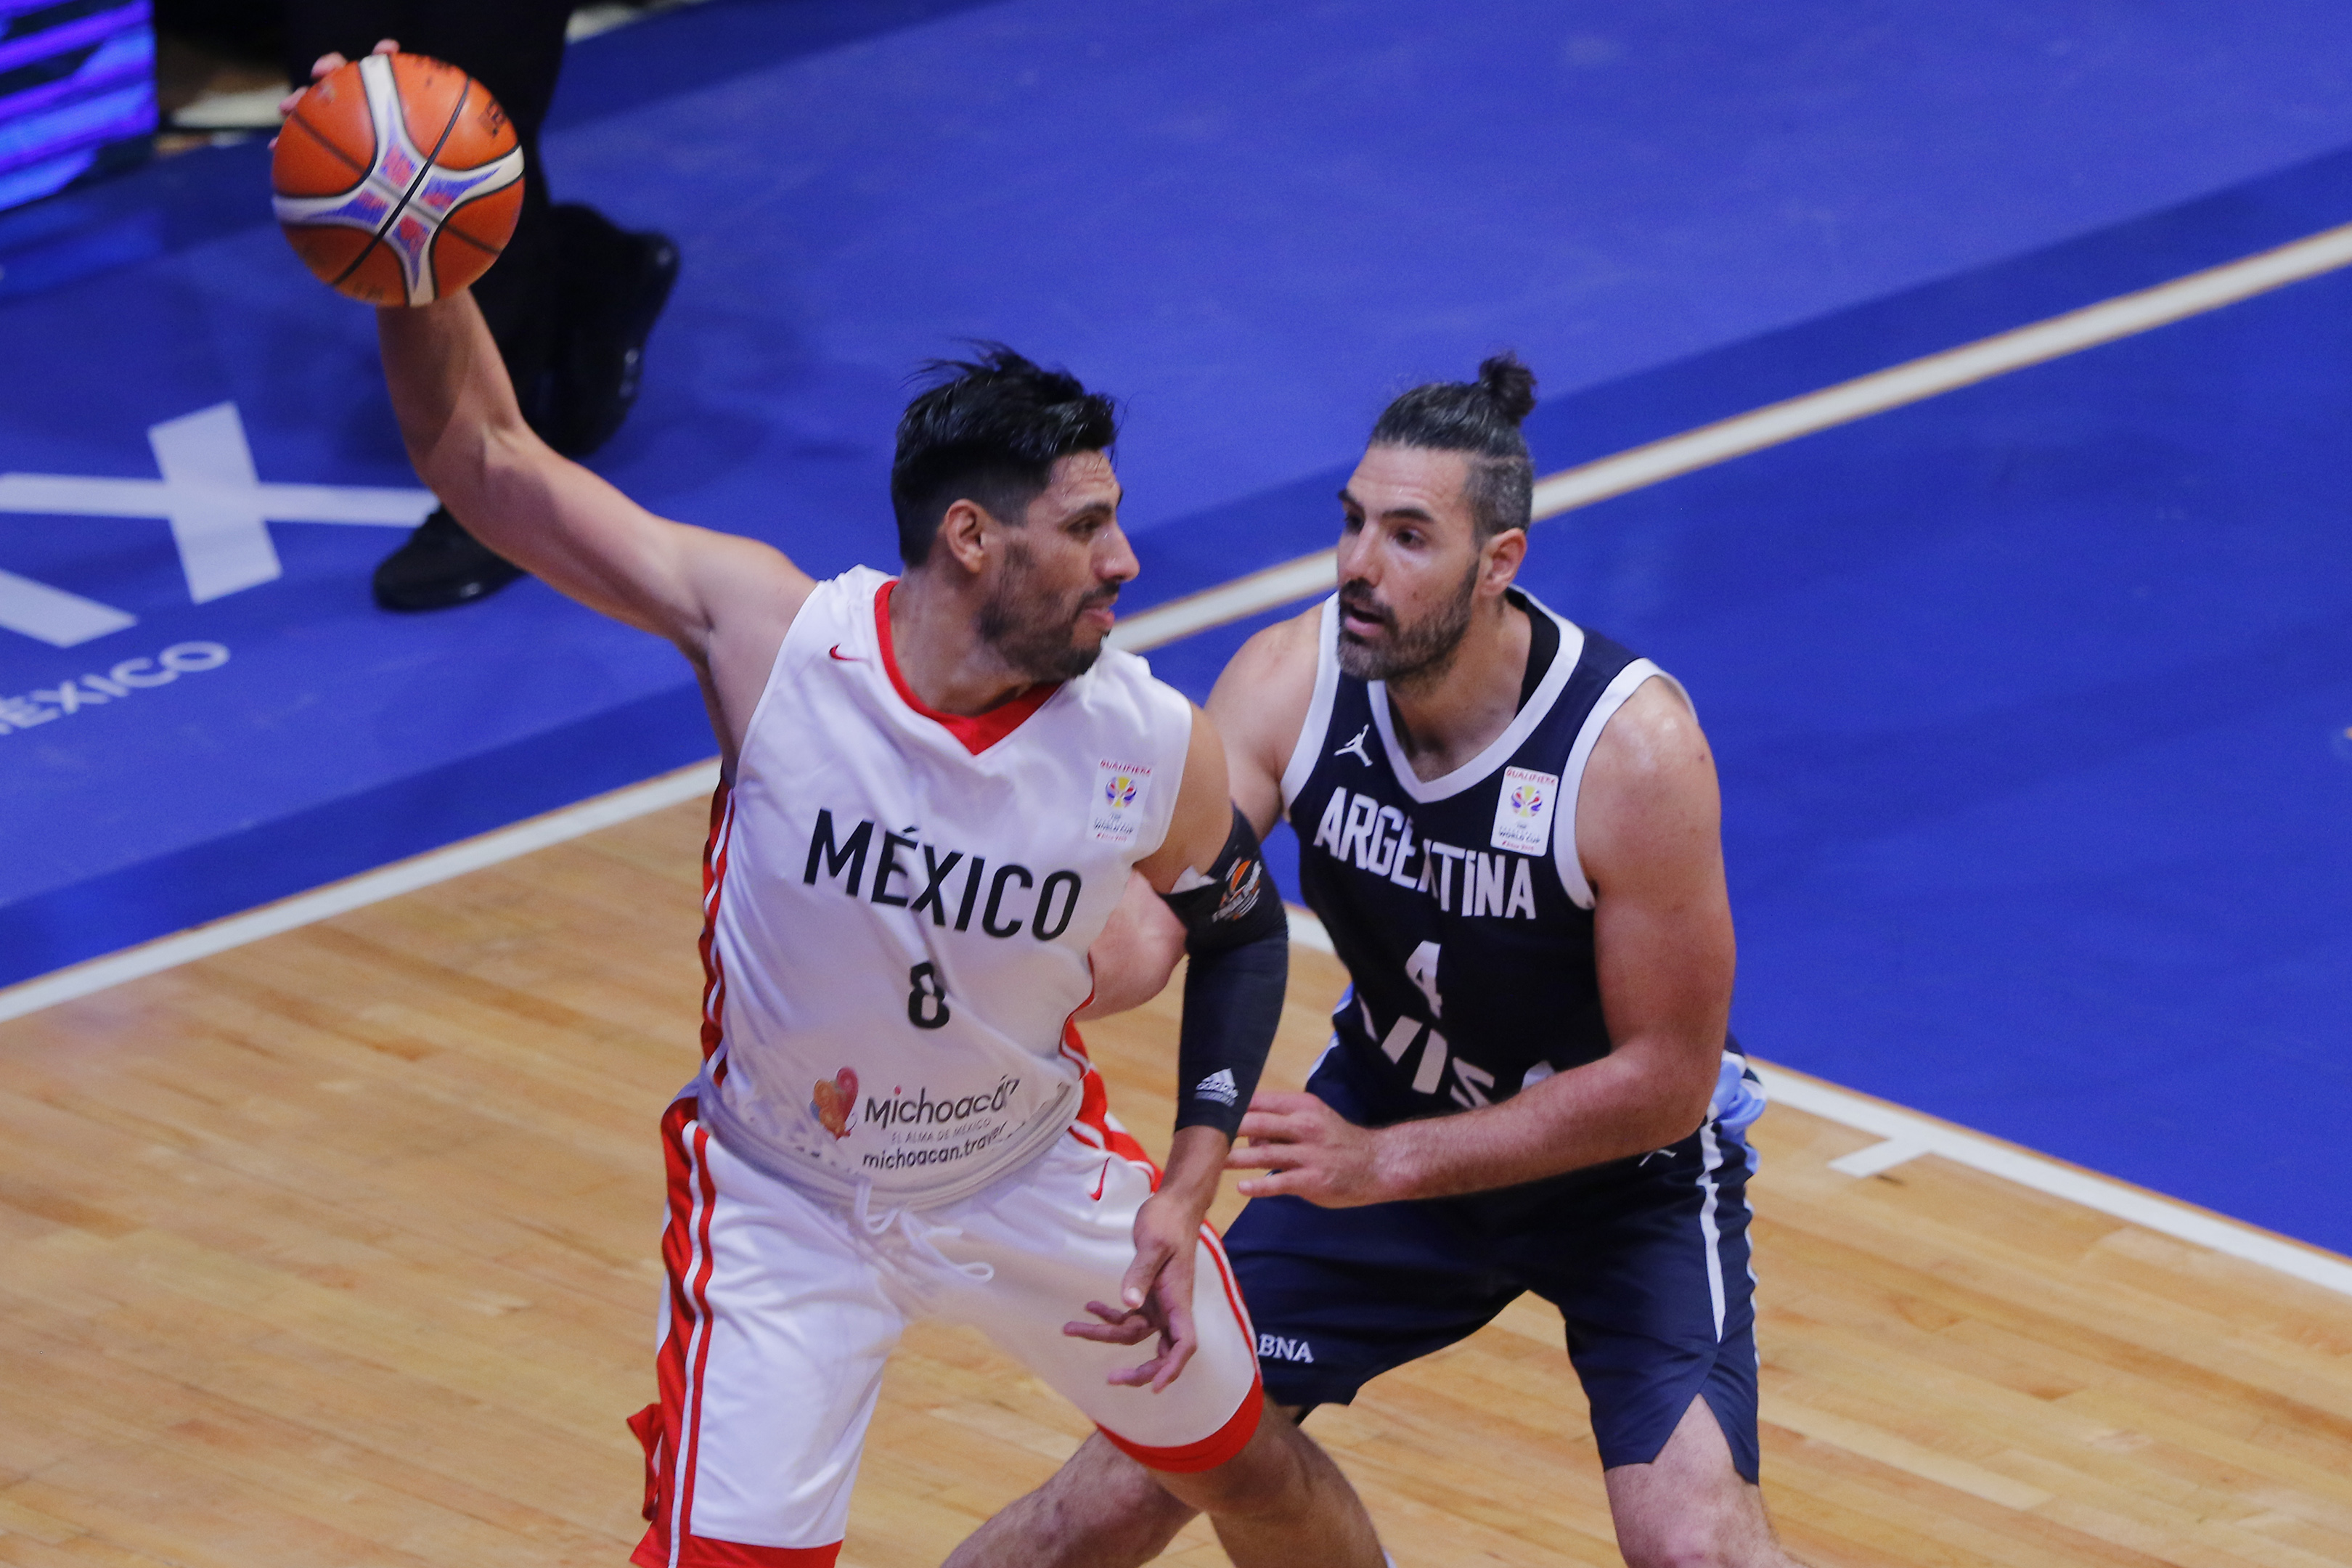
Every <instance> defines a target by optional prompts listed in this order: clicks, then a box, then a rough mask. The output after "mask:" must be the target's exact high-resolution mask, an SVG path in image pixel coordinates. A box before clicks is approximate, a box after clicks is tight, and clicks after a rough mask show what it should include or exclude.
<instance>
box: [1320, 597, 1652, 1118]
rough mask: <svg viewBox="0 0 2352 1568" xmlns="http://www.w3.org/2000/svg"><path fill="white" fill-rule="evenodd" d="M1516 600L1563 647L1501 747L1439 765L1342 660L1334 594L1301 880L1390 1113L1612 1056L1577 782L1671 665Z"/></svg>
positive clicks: (1363, 1078)
mask: <svg viewBox="0 0 2352 1568" xmlns="http://www.w3.org/2000/svg"><path fill="white" fill-rule="evenodd" d="M1512 598H1513V600H1514V602H1515V603H1517V605H1519V606H1520V607H1521V608H1522V609H1524V610H1525V611H1526V612H1527V613H1528V615H1529V616H1545V617H1548V618H1549V620H1550V621H1551V623H1552V624H1553V625H1554V626H1557V627H1558V629H1559V651H1558V653H1557V654H1555V655H1554V657H1553V658H1552V660H1551V664H1550V668H1549V669H1547V670H1546V671H1545V672H1544V673H1543V676H1542V679H1541V680H1540V681H1539V683H1538V685H1537V687H1536V689H1534V691H1533V692H1532V693H1530V694H1529V695H1528V699H1527V700H1526V701H1525V702H1523V703H1522V704H1521V706H1520V709H1519V713H1518V716H1517V718H1516V719H1515V720H1513V721H1512V722H1511V724H1510V726H1509V727H1508V728H1507V729H1506V730H1505V731H1503V733H1502V734H1501V735H1499V736H1497V737H1496V740H1495V742H1494V743H1493V744H1492V745H1490V746H1488V747H1487V748H1486V751H1485V752H1482V753H1481V754H1480V755H1479V756H1477V757H1476V758H1475V759H1473V760H1472V761H1470V762H1469V763H1465V764H1464V765H1463V766H1462V767H1460V768H1458V769H1456V770H1454V772H1453V773H1448V774H1446V775H1445V776H1444V777H1442V778H1437V779H1431V780H1426V781H1424V780H1423V779H1421V778H1419V777H1418V776H1416V775H1415V774H1414V773H1413V771H1412V764H1411V763H1409V762H1407V761H1406V759H1405V756H1404V752H1403V751H1402V748H1401V747H1400V746H1399V745H1398V743H1397V742H1396V738H1395V732H1394V729H1393V723H1392V720H1391V714H1390V710H1389V701H1388V692H1387V689H1386V688H1385V687H1384V686H1383V685H1382V684H1381V683H1380V682H1377V681H1374V682H1369V683H1368V682H1365V681H1362V680H1358V679H1353V678H1351V677H1349V676H1347V675H1344V674H1342V673H1341V672H1340V670H1339V642H1338V638H1339V614H1338V611H1337V607H1336V605H1337V601H1336V600H1333V601H1328V602H1326V604H1325V605H1324V606H1323V612H1322V626H1321V633H1320V637H1319V644H1320V647H1319V652H1318V664H1317V669H1316V679H1315V697H1314V701H1313V704H1312V705H1311V706H1310V707H1309V709H1308V710H1307V722H1306V724H1305V725H1304V726H1303V728H1302V729H1301V731H1300V732H1299V740H1298V746H1297V750H1296V751H1295V752H1293V753H1292V756H1291V759H1290V764H1289V766H1288V767H1287V768H1286V770H1285V771H1284V774H1283V780H1282V793H1283V799H1284V802H1285V805H1286V809H1287V811H1288V814H1289V816H1290V823H1291V826H1293V827H1294V828H1295V829H1297V834H1298V842H1299V857H1298V875H1299V883H1300V889H1301V892H1302V893H1303V895H1304V897H1305V899H1306V901H1307V907H1308V908H1309V909H1311V910H1314V911H1315V913H1316V915H1317V916H1318V918H1319V919H1320V920H1321V921H1323V924H1324V926H1325V927H1326V928H1327V929H1328V931H1330V933H1331V941H1332V944H1333V946H1334V947H1336V948H1337V949H1338V951H1339V958H1340V961H1341V962H1342V963H1346V964H1347V966H1348V973H1349V978H1350V979H1351V981H1352V982H1353V984H1352V985H1351V986H1350V987H1349V992H1348V994H1347V995H1346V996H1345V997H1343V998H1342V999H1341V1001H1340V1004H1339V1011H1338V1012H1337V1013H1336V1014H1334V1016H1333V1018H1332V1023H1333V1026H1334V1028H1335V1030H1336V1032H1337V1040H1338V1048H1339V1050H1341V1051H1343V1052H1345V1053H1347V1060H1348V1066H1349V1074H1348V1076H1349V1079H1351V1080H1352V1082H1353V1083H1354V1084H1355V1085H1356V1087H1357V1088H1358V1089H1359V1090H1360V1092H1361V1093H1362V1094H1363V1095H1364V1097H1365V1099H1366V1100H1367V1103H1366V1104H1365V1106H1364V1107H1363V1109H1364V1110H1366V1111H1367V1112H1369V1113H1370V1114H1369V1117H1368V1120H1369V1121H1370V1122H1371V1123H1372V1124H1374V1125H1380V1124H1384V1123H1387V1122H1391V1121H1402V1120H1404V1119H1406V1118H1409V1117H1416V1116H1429V1115H1433V1114H1438V1113H1442V1112H1445V1111H1451V1110H1464V1109H1468V1108H1470V1107H1473V1106H1479V1105H1486V1104H1490V1103H1492V1102H1494V1101H1496V1100H1505V1099H1507V1098H1509V1097H1510V1096H1511V1095H1513V1094H1516V1093H1517V1092H1518V1091H1519V1090H1520V1089H1523V1088H1525V1087H1527V1086H1528V1085H1529V1084H1531V1083H1535V1082H1538V1081H1539V1080H1541V1079H1545V1078H1548V1077H1549V1076H1550V1075H1551V1074H1552V1073H1554V1072H1558V1071H1560V1070H1562V1069H1564V1068H1572V1067H1577V1066H1580V1065H1581V1064H1583V1063H1585V1062H1589V1061H1593V1060H1596V1059H1598V1058H1601V1057H1604V1056H1606V1055H1608V1054H1609V1033H1608V1030H1607V1028H1606V1027H1605V1026H1604V1025H1603V1023H1602V1020H1601V986H1600V979H1599V976H1598V974H1597V973H1596V971H1595V969H1594V966H1593V957H1592V892H1591V888H1590V886H1589V885H1588V884H1587V883H1586V881H1585V879H1584V872H1583V868H1582V867H1581V865H1580V863H1579V861H1578V859H1577V855H1576V794H1577V786H1578V784H1579V783H1580V781H1581V779H1582V777H1583V773H1584V765H1585V762H1586V759H1587V758H1589V757H1590V756H1591V754H1592V747H1593V742H1595V741H1597V740H1598V739H1599V738H1600V735H1601V727H1602V726H1603V725H1605V724H1606V723H1607V722H1608V721H1609V719H1610V717H1611V715H1612V714H1614V713H1615V712H1616V711H1617V710H1618V708H1619V707H1620V706H1622V704H1623V702H1624V701H1625V700H1626V699H1627V698H1628V697H1631V696H1632V695H1633V692H1634V690H1635V689H1636V688H1638V687H1639V686H1641V684H1642V683H1643V681H1645V680H1649V679H1669V680H1671V679H1672V678H1671V677H1667V676H1665V675H1664V673H1663V672H1662V671H1661V670H1659V668H1658V667H1657V666H1655V665H1654V664H1652V663H1651V662H1650V661H1649V660H1647V659H1645V658H1636V657H1635V656H1634V655H1633V653H1631V652H1630V651H1628V650H1627V649H1625V648H1623V647H1619V646H1618V645H1617V644H1616V643H1613V642H1612V641H1610V640H1609V639H1608V638H1607V637H1602V636H1601V635H1600V634H1599V633H1597V632H1590V631H1586V630H1584V629H1583V628H1581V627H1580V626H1576V625H1574V624H1573V623H1572V622H1570V621H1567V620H1565V619H1562V618H1561V617H1560V616H1555V615H1553V614H1552V612H1551V611H1550V610H1549V609H1547V608H1545V607H1544V606H1543V605H1541V604H1539V603H1538V602H1537V601H1535V600H1534V599H1533V598H1531V597H1528V596H1527V595H1521V594H1519V593H1517V592H1516V591H1514V593H1513V595H1512ZM1538 640H1539V641H1548V640H1549V638H1539V639H1538ZM1677 689H1679V688H1677Z"/></svg>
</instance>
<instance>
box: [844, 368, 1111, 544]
mask: <svg viewBox="0 0 2352 1568" xmlns="http://www.w3.org/2000/svg"><path fill="white" fill-rule="evenodd" d="M971 346H972V350H973V353H974V356H975V357H973V358H971V359H969V360H932V361H930V362H929V363H927V364H925V365H923V366H922V367H921V368H920V369H919V370H918V371H917V372H916V374H917V375H918V376H919V377H922V378H926V379H929V381H930V382H931V384H930V385H929V387H927V388H925V389H924V390H923V391H922V392H920V393H919V394H918V395H916V397H915V400H914V401H913V402H912V403H909V404H908V405H907V412H906V413H905V414H904V415H902V416H899V419H898V452H897V454H896V455H895V456H894V457H893V458H891V462H890V510H892V511H893V512H895V513H896V514H897V516H898V558H899V559H900V560H902V561H904V562H905V563H907V564H908V565H909V566H919V565H921V564H922V563H923V561H924V560H925V558H926V557H928V556H929V554H930V552H931V542H932V541H933V540H934V539H936V538H938V537H939V531H940V520H941V519H942V518H944V517H946V516H947V511H948V508H950V507H951V506H953V505H954V504H955V503H956V502H957V501H959V500H970V501H973V502H976V503H977V504H979V505H980V506H982V507H984V508H986V509H987V510H988V511H989V513H990V514H991V515H992V516H993V517H995V518H997V519H998V520H999V521H1003V522H1007V523H1011V524H1013V525H1014V526H1016V527H1017V526H1019V525H1020V523H1021V521H1022V519H1023V517H1024V514H1025V513H1026V512H1027V511H1028V510H1029V503H1030V502H1031V501H1033V500H1036V499H1037V497H1038V496H1039V495H1041V494H1043V493H1044V492H1045V486H1046V484H1047V483H1048V482H1049V481H1050V479H1051V478H1052V475H1053V468H1054V464H1055V462H1056V461H1058V460H1059V459H1061V458H1066V457H1068V456H1069V455H1070V454H1071V453H1073V452H1105V451H1108V450H1109V449H1110V447H1111V445H1112V443H1114V442H1115V441H1117V440H1118V405H1116V404H1114V403H1112V401H1111V400H1110V399H1109V398H1108V397H1105V396H1104V395H1101V394H1100V393H1097V392H1088V391H1087V389H1086V388H1085V387H1084V386H1083V385H1081V384H1079V382H1078V378H1077V377H1076V376H1074V375H1072V374H1069V373H1068V372H1067V371H1061V370H1045V369H1042V368H1040V367H1039V366H1038V365H1036V364H1034V363H1031V362H1030V361H1029V360H1026V359H1024V358H1023V357H1022V356H1021V355H1019V354H1017V353H1013V351H1012V350H1011V349H1009V348H1007V347H1005V346H1004V345H1003V343H994V342H978V343H974V344H972V345H971Z"/></svg>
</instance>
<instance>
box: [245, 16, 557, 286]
mask: <svg viewBox="0 0 2352 1568" xmlns="http://www.w3.org/2000/svg"><path fill="white" fill-rule="evenodd" d="M522 181H523V173H522V149H521V148H520V147H519V146H518V145H516V142H515V133H514V127H513V126H512V125H510V124H509V123H508V122H507V117H506V111H505V110H501V109H500V108H499V104H498V100H496V99H494V98H492V97H491V96H490V95H489V92H488V89H485V88H484V87H483V86H482V84H481V83H480V82H478V81H476V80H475V79H473V78H472V77H469V76H467V74H466V73H465V72H464V71H461V70H459V69H458V68H457V67H455V66H452V65H444V64H443V63H442V62H441V61H439V60H436V59H433V58H428V57H426V56H425V55H370V56H368V57H367V58H365V59H359V60H353V61H352V63H351V64H349V65H347V66H344V67H343V68H341V69H340V70H337V71H334V72H332V73H331V74H330V75H327V76H324V77H321V78H320V79H319V80H318V81H316V82H314V83H312V84H311V86H310V90H309V91H308V92H305V93H304V94H303V95H302V97H301V99H300V100H299V102H297V103H296V104H295V105H294V112H293V113H292V114H291V115H289V117H288V118H287V121H286V125H285V129H283V130H282V131H280V132H278V152H277V153H276V155H275V156H274V157H272V158H271V159H270V163H269V185H270V190H271V192H272V195H273V204H272V205H275V206H276V208H277V210H278V223H279V224H280V225H282V226H284V228H285V230H286V238H287V240H288V241H289V243H290V244H292V246H293V247H294V251H295V254H296V255H298V256H299V257H301V258H302V259H303V261H304V262H305V263H306V264H308V265H309V267H310V270H311V271H313V272H315V273H317V274H318V275H319V277H320V279H323V280H324V281H326V282H328V283H330V284H331V285H333V286H334V287H335V288H336V289H341V291H342V292H343V293H346V294H349V295H350V296H351V297H352V299H354V300H366V301H367V302H368V303H369V304H372V305H425V304H430V303H431V302H432V301H434V300H438V299H440V298H442V297H443V296H445V295H447V294H450V293H454V292H455V291H456V290H457V289H463V288H464V287H465V286H466V285H467V284H468V283H471V282H472V281H473V280H474V279H477V278H479V277H480V276H481V275H482V273H483V272H484V271H485V270H487V269H488V267H489V265H490V263H491V262H493V261H496V260H497V259H498V258H499V251H500V250H502V249H504V248H505V247H506V243H507V240H508V239H509V237H512V236H513V234H514V226H515V219H516V217H517V216H519V215H520V213H521V211H522Z"/></svg>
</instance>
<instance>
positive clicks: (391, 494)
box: [0, 403, 433, 647]
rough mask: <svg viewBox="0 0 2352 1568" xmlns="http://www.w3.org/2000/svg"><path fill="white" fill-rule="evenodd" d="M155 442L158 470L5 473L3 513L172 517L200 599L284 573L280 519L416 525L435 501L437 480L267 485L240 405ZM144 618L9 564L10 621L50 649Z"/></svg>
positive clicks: (0, 593)
mask: <svg viewBox="0 0 2352 1568" xmlns="http://www.w3.org/2000/svg"><path fill="white" fill-rule="evenodd" d="M147 442H148V445H149V446H150V447H152V448H153V450H154V453H155V466H156V468H157V469H158V470H160V471H161V472H162V474H163V478H162V479H97V478H92V477H89V476H85V475H80V474H0V512H10V511H14V512H40V513H47V514H48V515H51V516H68V517H154V518H162V519H163V520H165V521H168V522H169V523H170V524H171V525H172V540H173V543H174V544H176V545H177V546H178V547H179V552H180V570H181V572H182V574H184V576H185V577H186V578H187V582H188V597H189V598H190V599H192V600H194V602H195V603H197V604H199V605H202V604H207V603H209V602H210V601H212V600H214V599H217V598H220V597H221V596H222V595H227V594H235V593H238V592H240V591H242V590H244V589H247V588H253V587H258V586H259V585H260V584H264V583H270V582H275V581H276V580H277V579H278V576H279V575H280V574H281V573H282V571H283V568H281V567H280V566H279V565H278V547H277V546H276V545H275V544H273V543H272V542H270V538H269V525H270V524H271V523H273V522H340V523H357V524H362V525H367V526H374V527H383V528H414V527H415V526H416V525H417V524H418V523H419V522H421V521H424V518H425V513H426V512H427V511H430V510H432V508H433V496H432V492H430V491H429V490H414V489H388V488H383V487H377V486H370V485H268V484H263V483H262V482H261V479H260V476H259V475H258V474H257V473H256V472H255V471H254V467H253V449H252V448H251V447H249V446H247V444H246V439H245V422H244V421H243V420H242V419H240V418H238V417H237V412H236V404H234V403H219V404H215V405H213V406H212V407H210V408H200V409H198V410H197V411H196V412H195V413H194V414H185V415H182V416H180V417H179V418H177V419H167V420H165V421H164V422H163V424H161V425H156V426H151V427H149V429H148V431H147ZM135 619H136V617H134V616H131V615H130V614H129V613H128V612H126V611H122V610H118V609H116V608H115V607H114V606H112V605H101V604H100V603H99V602H98V601H96V600H94V599H85V598H83V597H82V596H81V595H79V594H69V593H68V592H66V591H65V590H64V589H62V588H56V587H52V586H50V585H49V584H46V583H36V582H34V581H33V580H32V579H30V578H27V577H19V576H16V574H13V573H6V572H0V626H5V627H6V628H7V629H8V630H10V631H13V632H19V633H22V634H23V635H24V636H26V637H37V638H38V639H40V640H41V641H43V642H46V643H48V644H50V645H51V646H52V647H73V646H74V645H75V644H77V643H82V642H88V641H89V639H90V638H92V637H103V636H105V635H106V634H107V633H109V632H115V631H120V630H121V629H122V628H123V627H124V626H131V625H132V624H133V623H134V621H135Z"/></svg>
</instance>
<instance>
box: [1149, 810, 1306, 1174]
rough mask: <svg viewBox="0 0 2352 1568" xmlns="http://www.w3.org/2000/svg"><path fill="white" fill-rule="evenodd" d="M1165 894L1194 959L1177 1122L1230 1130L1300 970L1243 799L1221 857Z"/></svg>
mask: <svg viewBox="0 0 2352 1568" xmlns="http://www.w3.org/2000/svg"><path fill="white" fill-rule="evenodd" d="M1160 896H1161V897H1162V898H1163V899H1164V900H1166V901H1167V904H1168V907H1169V908H1170V909H1171V910H1174V911H1175V912H1176V917H1177V919H1179V920H1181V921H1183V922H1184V951H1185V952H1186V953H1187V954H1188V955H1189V956H1190V957H1191V960H1192V964H1191V967H1190V968H1189V969H1188V970H1187V971H1186V973H1185V975H1184V1022H1183V1026H1182V1028H1181V1031H1180V1033H1179V1034H1178V1037H1177V1045H1176V1071H1177V1075H1178V1076H1177V1096H1176V1125H1177V1126H1178V1128H1180V1129H1181V1128H1185V1127H1195V1126H1207V1127H1215V1128H1218V1129H1220V1130H1222V1131H1223V1132H1224V1134H1225V1135H1226V1136H1227V1137H1229V1138H1230V1137H1232V1136H1233V1135H1234V1132H1235V1131H1237V1130H1238V1129H1239V1128H1240V1126H1241V1124H1242V1113H1243V1112H1244V1111H1245V1110H1248V1109H1249V1102H1250V1096H1251V1095H1253V1094H1255V1092H1257V1079H1258V1074H1259V1073H1261V1072H1263V1071H1264V1070H1265V1056H1266V1052H1267V1051H1268V1050H1269V1049H1270V1048H1271V1047H1273V1045H1274V1032H1275V1030H1276V1028H1277V1027H1278V1026H1280V1025H1281V1023H1282V997H1283V992H1284V990H1285V988H1286V986H1287V984H1288V983H1289V978H1290V921H1289V920H1288V919H1287V918H1286V916H1285V915H1284V914H1283V912H1282V899H1281V897H1280V895H1279V894H1277V893H1276V891H1275V888H1274V880H1273V879H1272V878H1271V877H1269V876H1268V875H1267V874H1266V869H1265V856H1264V854H1263V853H1262V852H1261V851H1260V849H1259V847H1258V842H1257V835H1256V834H1255V833H1254V832H1252V831H1251V830H1250V825H1249V819H1248V818H1247V817H1245V816H1243V815H1242V814H1241V810H1240V808H1239V807H1235V808H1234V826H1233V831H1232V832H1231V833H1230V834H1229V835H1227V837H1226V838H1225V847H1224V848H1223V850H1222V851H1220V852H1219V854H1218V856H1217V860H1216V864H1215V865H1213V866H1212V867H1211V868H1209V871H1208V873H1207V874H1206V875H1205V876H1204V875H1202V874H1201V873H1200V872H1198V871H1191V870H1188V871H1187V872H1186V873H1185V874H1184V876H1183V877H1182V878H1181V879H1178V881H1177V885H1176V887H1175V888H1174V889H1172V890H1171V891H1169V892H1167V893H1164V894H1162V895H1160Z"/></svg>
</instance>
